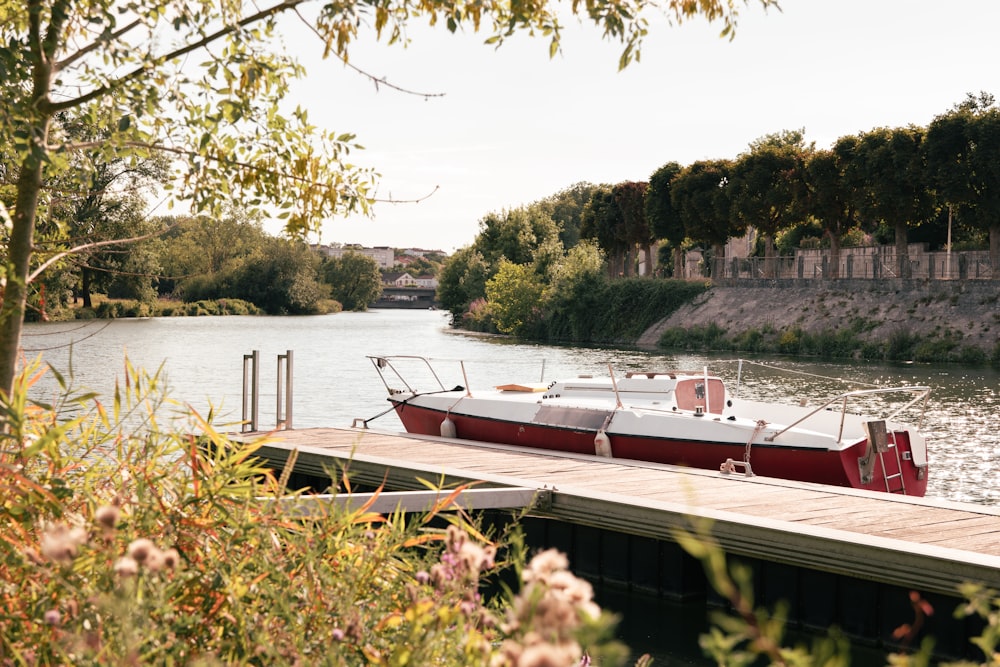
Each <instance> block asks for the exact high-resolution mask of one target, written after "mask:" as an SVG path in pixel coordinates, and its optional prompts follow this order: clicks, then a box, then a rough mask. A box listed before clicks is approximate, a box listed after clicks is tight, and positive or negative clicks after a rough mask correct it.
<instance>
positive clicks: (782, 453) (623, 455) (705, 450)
mask: <svg viewBox="0 0 1000 667" xmlns="http://www.w3.org/2000/svg"><path fill="white" fill-rule="evenodd" d="M390 400H392V399H390ZM392 402H393V403H394V405H395V407H396V413H397V414H398V415H399V419H400V421H402V422H403V426H404V427H405V428H406V430H407V432H409V433H420V434H424V435H435V436H437V435H441V423H442V422H443V421H444V419H445V417H446V416H447V418H449V419H450V420H451V421H452V422H453V423H454V425H455V430H456V434H455V435H456V437H458V438H462V439H465V440H476V441H480V442H492V443H500V444H507V445H518V446H523V447H530V448H535V449H545V450H551V451H558V452H568V453H574V454H591V455H592V454H595V445H594V438H595V436H596V435H597V432H596V431H594V430H589V429H569V428H559V427H553V426H546V425H540V424H526V423H517V422H510V421H503V420H497V419H487V418H483V417H470V416H468V415H462V414H460V413H456V412H454V411H452V412H450V413H448V414H447V415H446V413H445V412H443V411H440V410H434V409H430V408H426V407H423V406H416V405H413V404H412V403H402V402H398V401H392ZM607 435H608V437H609V439H610V442H611V453H612V456H613V457H615V458H620V459H633V460H638V461H651V462H655V463H666V464H670V465H678V466H686V467H691V468H704V469H707V470H719V467H720V465H721V464H722V463H724V462H725V461H726V459H732V460H734V461H743V460H744V455H745V454H746V446H745V445H743V444H733V443H718V442H707V441H701V440H678V439H672V438H670V437H668V436H664V437H655V438H653V437H647V436H635V435H627V434H622V433H615V432H613V431H612V430H609V431H608V432H607ZM889 438H890V440H891V441H893V442H894V443H895V445H896V447H897V448H898V452H899V456H900V461H901V463H902V466H901V467H902V469H901V470H900V469H899V468H898V467H897V466H896V461H897V458H896V456H889V455H887V456H885V457H876V459H875V467H874V470H873V474H872V481H871V482H870V483H867V484H863V483H862V481H861V473H860V470H859V466H858V459H859V458H861V457H862V456H863V455H864V453H865V451H866V449H867V443H866V442H865V441H862V442H859V443H857V444H855V445H853V446H851V447H850V448H847V449H844V450H823V449H816V448H797V447H795V446H794V444H791V445H790V444H787V443H783V444H781V445H774V444H754V445H753V447H752V448H751V450H750V463H751V466H752V468H753V472H754V474H756V475H761V476H766V477H777V478H781V479H789V480H796V481H802V482H814V483H819V484H829V485H833V486H841V487H851V488H857V489H868V490H872V491H883V492H885V491H889V492H893V493H904V492H905V494H906V495H910V496H923V495H924V493H925V491H926V488H927V476H926V468H923V469H920V468H917V467H916V466H914V465H912V464H911V463H910V462H909V457H910V454H909V437H908V434H907V433H906V432H897V433H892V434H890V435H889ZM883 461H884V463H885V467H886V468H888V470H883V467H882V466H883Z"/></svg>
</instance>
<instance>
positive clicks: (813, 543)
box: [259, 428, 1000, 595]
mask: <svg viewBox="0 0 1000 667" xmlns="http://www.w3.org/2000/svg"><path fill="white" fill-rule="evenodd" d="M293 449H295V450H299V454H298V459H297V462H296V470H299V471H304V472H308V473H309V474H322V473H323V471H324V470H328V469H331V468H332V469H336V468H337V467H338V466H341V467H343V466H347V467H348V468H349V469H350V470H351V471H352V474H355V475H359V476H360V477H359V479H360V480H361V481H365V482H367V483H375V484H378V483H381V481H382V480H387V487H388V488H391V489H404V490H406V489H423V488H425V487H424V485H423V484H422V483H421V482H419V481H417V477H420V478H422V479H425V480H428V481H430V482H438V483H446V484H456V483H460V482H476V483H478V484H480V485H487V486H521V487H529V488H536V489H546V490H550V491H551V492H552V493H551V503H550V504H547V505H546V506H545V508H544V509H541V510H539V509H537V508H536V509H534V510H533V511H532V513H534V514H540V515H542V516H549V517H551V518H555V519H559V520H563V521H571V522H574V523H578V524H582V525H591V526H595V527H598V528H605V529H609V530H616V531H620V532H623V533H626V534H633V535H640V536H647V537H655V538H659V539H667V540H670V539H672V532H671V531H672V530H673V529H675V528H687V527H689V526H690V520H691V518H694V517H701V518H705V519H710V520H712V521H713V527H712V534H713V536H714V537H715V539H717V540H718V541H719V543H720V544H721V545H722V546H723V548H725V549H726V550H727V551H728V552H730V553H733V554H737V555H743V556H749V557H754V558H760V559H763V560H767V561H773V562H780V563H784V564H789V565H794V566H798V567H803V568H807V569H816V570H820V571H828V572H833V573H836V574H841V575H846V576H852V577H857V578H861V579H871V580H877V581H882V582H885V583H889V584H893V585H898V586H909V587H913V588H916V589H918V590H922V591H924V592H935V593H942V594H946V595H955V593H956V590H957V588H958V586H959V584H961V583H963V582H966V581H973V582H977V583H981V584H984V585H987V586H990V587H993V588H1000V510H998V509H997V508H991V507H986V506H980V505H972V504H967V503H956V502H952V501H947V500H941V499H931V498H910V497H905V496H899V495H896V494H887V493H873V492H867V491H859V490H855V489H843V488H838V487H829V486H823V485H817V484H809V483H801V482H793V481H789V480H778V479H770V478H763V477H752V478H747V477H745V476H743V475H742V474H730V475H724V474H722V473H719V472H715V471H710V470H694V469H688V468H681V467H677V466H669V465H663V464H656V463H646V462H638V461H626V460H621V459H608V458H601V457H596V456H583V455H565V454H555V453H550V452H544V451H540V450H531V449H523V448H518V447H512V446H507V445H493V444H485V443H470V442H467V441H461V440H450V439H444V438H434V437H429V436H414V435H409V434H398V433H389V432H383V431H374V430H362V429H342V428H311V429H301V430H288V431H279V432H276V433H274V434H271V435H270V436H269V437H267V438H265V440H264V444H263V445H262V447H261V449H260V450H259V453H260V455H261V456H262V457H263V458H265V459H268V460H269V461H271V462H273V463H274V465H275V466H276V467H280V466H281V465H283V463H284V461H285V460H286V458H287V456H288V454H289V453H290V452H291V451H292V450H293ZM720 463H721V462H720Z"/></svg>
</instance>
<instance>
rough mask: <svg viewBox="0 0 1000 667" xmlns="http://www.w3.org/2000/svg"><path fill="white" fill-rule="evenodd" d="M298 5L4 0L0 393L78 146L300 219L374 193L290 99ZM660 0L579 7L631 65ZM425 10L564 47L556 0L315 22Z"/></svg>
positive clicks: (347, 139) (338, 37)
mask: <svg viewBox="0 0 1000 667" xmlns="http://www.w3.org/2000/svg"><path fill="white" fill-rule="evenodd" d="M747 1H749V0H747ZM758 2H760V3H761V4H762V5H763V6H764V7H768V6H770V5H774V4H775V0H758ZM303 5H305V0H272V1H271V2H265V3H231V2H222V3H218V2H209V1H207V0H127V1H126V0H26V1H25V2H10V1H8V2H2V3H0V43H2V45H3V46H2V47H0V99H3V104H2V105H0V146H5V147H6V146H13V151H14V152H15V156H16V157H15V159H16V162H17V164H18V169H17V186H16V195H15V201H14V211H13V215H12V216H11V231H10V235H9V241H8V243H7V247H6V248H5V252H4V253H3V258H2V259H3V262H2V267H3V272H4V273H3V276H0V277H2V279H3V281H4V291H3V302H2V304H0V393H2V394H4V395H9V394H10V392H11V390H12V387H13V380H14V373H15V368H16V364H17V358H18V348H19V346H20V339H21V326H22V323H23V318H24V309H25V303H26V295H27V289H28V279H29V274H30V272H31V265H32V253H33V248H34V234H35V226H36V222H37V220H38V216H39V212H40V209H39V202H40V196H41V193H42V185H43V183H44V182H45V181H47V180H49V179H51V178H53V177H54V176H55V175H56V174H57V173H59V172H62V173H64V174H68V175H72V174H73V167H72V165H71V161H70V160H67V159H66V156H67V155H68V154H69V153H72V152H74V151H77V150H81V149H83V148H87V149H90V148H96V149H97V150H100V151H104V152H105V153H106V154H107V155H108V156H112V155H122V156H133V155H135V156H138V155H148V154H149V153H150V152H153V151H159V152H167V153H170V154H171V155H172V156H174V157H175V158H177V165H178V167H179V168H180V170H181V171H180V173H179V174H178V179H177V183H176V186H177V194H178V196H179V197H180V198H185V197H186V198H189V199H190V201H191V202H192V205H193V206H194V208H195V210H196V211H200V210H206V209H210V208H212V207H213V206H214V205H216V204H218V203H221V202H223V201H225V200H227V199H240V198H245V199H246V200H248V201H255V202H269V203H270V204H272V205H274V206H275V207H276V208H278V209H279V210H281V211H282V214H283V215H284V216H286V221H287V229H288V231H289V232H291V233H300V232H303V231H305V230H309V229H313V228H315V227H316V226H318V225H319V224H320V222H321V221H322V220H324V219H328V218H330V217H331V216H336V215H339V214H342V213H344V212H346V211H357V210H362V211H365V210H367V209H368V207H369V205H370V203H371V201H372V199H371V192H372V189H371V188H372V180H373V179H372V174H370V173H368V172H366V171H363V170H359V169H358V168H357V167H355V166H353V165H352V163H350V162H348V161H347V160H346V159H345V158H346V156H347V154H348V153H349V152H350V150H351V149H352V148H354V143H353V140H354V137H353V136H352V135H350V134H342V135H330V134H325V133H322V132H319V131H318V130H317V129H316V128H315V127H314V126H312V125H311V124H310V123H309V121H308V117H307V115H306V113H305V112H304V111H303V110H301V109H294V110H293V111H292V112H291V113H284V112H283V111H282V110H283V109H288V105H287V104H285V105H282V104H281V102H282V100H283V98H284V97H285V95H286V93H287V92H288V90H289V83H290V81H292V80H293V79H295V78H297V77H301V76H302V75H303V74H304V71H303V69H302V68H301V66H299V65H298V64H297V63H296V62H294V60H293V59H291V58H290V57H288V56H287V55H286V54H285V53H283V50H282V49H279V48H278V46H277V45H279V44H280V41H279V40H278V39H277V38H276V35H275V32H276V28H277V25H278V19H279V18H280V17H281V16H282V15H291V14H294V15H295V17H296V18H304V14H303V13H302V12H301V9H302V6H303ZM652 7H654V5H648V4H647V3H643V2H641V1H640V0H625V1H623V2H612V1H611V0H594V1H593V2H588V3H586V4H575V5H573V6H572V11H573V12H574V13H575V14H578V15H579V16H587V17H588V18H589V19H590V20H592V21H593V22H594V23H595V24H596V25H597V26H598V29H602V30H603V31H604V34H605V35H606V36H608V37H610V38H613V39H617V40H620V42H621V43H622V45H623V50H622V54H621V56H620V59H619V64H620V66H622V67H624V66H625V65H627V64H628V63H629V62H630V61H631V60H632V59H633V58H635V57H637V55H638V52H639V48H640V45H641V41H642V38H643V37H644V36H645V34H646V31H647V26H648V18H647V14H648V12H649V10H650V9H651V8H652ZM663 9H664V10H665V12H666V14H667V17H668V18H669V19H673V20H675V21H681V20H684V19H688V18H691V17H693V16H696V15H702V16H705V17H707V18H708V19H710V20H721V21H722V22H723V23H724V29H723V33H724V34H729V33H731V32H732V29H733V27H734V26H735V22H736V16H737V10H736V8H735V6H734V3H733V2H731V1H724V0H703V1H701V2H688V1H687V0H665V3H664V5H663ZM418 17H419V18H425V17H427V18H430V19H431V22H432V23H438V22H440V24H442V25H444V26H446V27H447V29H448V30H450V31H452V32H454V31H457V30H459V29H460V28H464V27H466V26H468V27H470V28H471V29H473V30H480V29H482V30H484V31H487V32H489V33H491V34H490V36H489V37H488V39H487V41H488V42H491V43H494V44H498V43H500V42H502V41H503V40H504V39H505V38H507V37H509V36H511V35H513V34H514V33H516V32H518V31H525V32H529V33H531V34H544V35H547V36H549V38H550V40H551V42H550V43H551V47H550V51H551V53H553V54H554V53H555V52H557V51H558V48H559V38H560V24H559V20H558V18H557V10H556V7H554V6H553V5H551V4H550V2H548V1H547V0H543V1H542V2H539V3H535V4H531V5H524V4H521V3H502V2H501V3H493V2H491V3H487V4H486V5H479V4H473V5H470V4H469V3H466V2H461V1H459V0H444V1H443V2H436V1H431V0H417V2H407V1H404V0H386V1H385V2H381V3H378V4H377V6H375V5H370V4H367V3H355V2H347V3H333V2H325V3H323V4H322V5H320V6H319V7H318V8H317V13H316V15H315V18H314V20H312V21H311V27H312V28H313V30H314V31H315V34H316V35H317V37H318V39H320V40H322V41H323V43H324V44H325V47H326V52H327V53H332V54H335V55H336V56H337V57H339V58H342V59H345V60H346V58H347V57H348V49H349V46H350V45H351V44H352V42H353V40H354V39H355V38H357V37H358V36H359V34H360V33H361V31H362V30H367V29H369V27H370V26H373V29H374V32H375V33H376V35H377V36H386V37H387V38H388V40H389V42H390V43H392V42H397V41H399V42H405V40H406V28H407V25H408V24H409V22H410V21H411V20H416V19H417V18H418ZM70 110H77V111H78V112H79V113H80V114H81V115H82V116H85V117H86V118H87V122H88V123H89V124H90V125H91V126H93V127H95V128H100V129H101V130H102V131H104V132H106V133H107V134H106V137H107V139H105V140H104V141H102V142H101V143H100V145H98V146H93V145H81V144H80V143H77V142H74V141H72V140H68V139H67V138H65V137H60V136H58V135H56V134H55V133H53V132H51V129H52V120H53V118H54V117H55V115H56V114H58V113H60V112H65V111H70ZM81 182H84V181H81ZM42 213H43V214H44V210H43V211H42Z"/></svg>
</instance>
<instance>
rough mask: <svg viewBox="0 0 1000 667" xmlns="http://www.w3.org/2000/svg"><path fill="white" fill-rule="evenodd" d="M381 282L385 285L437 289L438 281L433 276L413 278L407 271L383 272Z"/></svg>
mask: <svg viewBox="0 0 1000 667" xmlns="http://www.w3.org/2000/svg"><path fill="white" fill-rule="evenodd" d="M382 284H383V285H385V286H387V287H426V288H429V289H437V286H438V281H437V278H435V277H434V276H417V277H416V278H414V277H413V276H412V275H411V274H410V273H409V272H403V273H383V274H382Z"/></svg>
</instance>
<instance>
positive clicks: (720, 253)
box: [710, 243, 726, 281]
mask: <svg viewBox="0 0 1000 667" xmlns="http://www.w3.org/2000/svg"><path fill="white" fill-rule="evenodd" d="M725 262H726V246H725V244H724V243H719V244H717V245H714V246H712V273H711V276H710V277H711V278H712V280H713V281H716V280H722V277H723V276H724V275H725V268H726V267H725Z"/></svg>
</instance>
